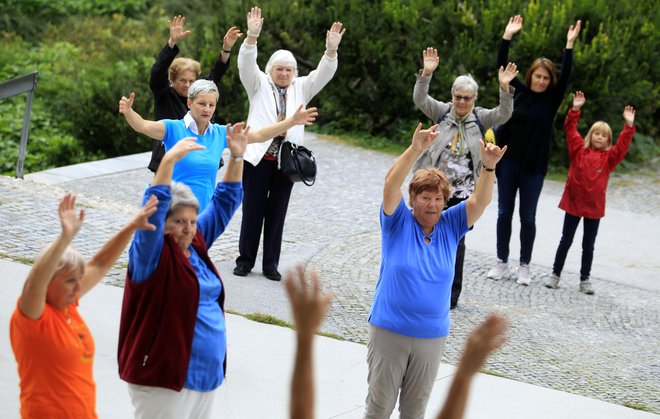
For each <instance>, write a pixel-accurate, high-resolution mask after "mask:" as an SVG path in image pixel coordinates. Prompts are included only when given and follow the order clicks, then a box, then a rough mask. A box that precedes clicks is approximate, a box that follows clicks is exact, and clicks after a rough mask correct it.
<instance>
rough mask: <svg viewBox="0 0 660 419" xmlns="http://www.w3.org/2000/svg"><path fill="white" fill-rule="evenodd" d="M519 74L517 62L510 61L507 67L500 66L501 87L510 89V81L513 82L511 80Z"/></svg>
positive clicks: (506, 89)
mask: <svg viewBox="0 0 660 419" xmlns="http://www.w3.org/2000/svg"><path fill="white" fill-rule="evenodd" d="M517 75H518V66H516V64H515V63H508V64H507V65H506V68H504V67H500V72H499V73H498V75H497V77H498V79H499V81H500V87H501V88H502V90H505V91H508V90H509V83H511V80H513V79H515V78H516V76H517Z"/></svg>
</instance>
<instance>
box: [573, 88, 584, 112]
mask: <svg viewBox="0 0 660 419" xmlns="http://www.w3.org/2000/svg"><path fill="white" fill-rule="evenodd" d="M584 102H586V99H585V98H584V93H583V92H582V91H580V90H578V91H576V92H575V93H574V94H573V109H575V110H576V111H577V110H579V109H580V108H581V107H582V106H583V105H584Z"/></svg>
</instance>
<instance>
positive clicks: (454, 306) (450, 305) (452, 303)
mask: <svg viewBox="0 0 660 419" xmlns="http://www.w3.org/2000/svg"><path fill="white" fill-rule="evenodd" d="M457 305H458V301H452V302H451V303H449V309H450V310H454V309H455V308H456V306H457Z"/></svg>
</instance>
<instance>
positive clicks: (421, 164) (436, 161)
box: [412, 48, 518, 309]
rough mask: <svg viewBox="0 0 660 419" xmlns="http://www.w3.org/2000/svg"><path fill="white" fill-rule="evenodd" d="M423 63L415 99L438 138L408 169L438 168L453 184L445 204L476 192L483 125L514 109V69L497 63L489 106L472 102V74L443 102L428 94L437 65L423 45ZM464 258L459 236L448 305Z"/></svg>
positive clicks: (453, 304) (504, 118)
mask: <svg viewBox="0 0 660 419" xmlns="http://www.w3.org/2000/svg"><path fill="white" fill-rule="evenodd" d="M422 55H423V58H424V68H423V69H422V70H421V72H420V74H419V75H417V82H416V83H415V88H414V91H413V102H415V106H417V107H418V108H419V109H420V110H421V111H422V112H423V113H424V114H425V115H426V116H428V117H429V118H431V119H432V120H433V122H434V123H437V124H438V137H437V138H436V140H435V141H434V142H433V144H432V145H431V147H430V148H429V149H428V150H427V151H425V152H424V153H422V155H421V156H420V157H419V159H418V160H417V162H416V163H415V165H414V166H413V169H412V171H413V172H415V171H417V170H418V169H424V168H427V167H436V168H438V169H440V170H442V171H443V172H444V173H445V175H446V176H447V179H448V180H449V183H450V185H451V187H452V193H451V196H450V198H449V200H448V201H447V202H445V205H446V208H450V207H453V206H454V205H457V204H459V203H461V202H462V201H465V200H466V199H467V198H468V197H470V195H472V193H473V192H474V187H475V185H476V182H477V179H478V178H479V175H480V174H481V173H482V170H484V169H485V170H489V169H492V168H487V167H485V166H484V165H483V164H482V162H481V158H480V155H479V147H480V143H479V141H480V140H482V139H483V137H484V133H485V130H486V129H489V128H492V127H494V126H496V125H500V124H504V123H505V122H506V121H507V120H508V119H509V118H510V117H511V114H512V113H513V89H512V88H511V87H510V86H509V82H510V81H511V80H512V79H514V78H515V77H516V75H517V74H518V72H517V70H516V65H515V64H513V63H509V64H507V66H506V68H505V67H500V70H499V73H498V78H499V82H500V90H499V97H500V104H499V106H497V107H495V108H493V109H485V108H481V107H478V106H475V103H476V101H477V96H478V94H479V86H478V85H477V82H476V81H475V80H474V79H473V78H472V77H471V76H470V75H462V76H459V77H457V78H456V80H454V84H453V86H452V88H451V93H452V101H451V102H450V103H448V102H441V101H439V100H436V99H434V98H432V97H431V96H429V84H430V82H431V77H432V76H433V72H434V71H435V70H436V68H437V67H438V63H439V58H438V51H437V50H436V49H435V48H427V49H426V50H424V51H423V52H422ZM464 259H465V238H462V239H461V241H460V243H459V246H458V252H457V254H456V264H455V267H454V282H453V285H452V292H451V308H452V309H453V308H455V307H456V304H457V303H458V298H459V296H460V294H461V289H462V286H463V260H464Z"/></svg>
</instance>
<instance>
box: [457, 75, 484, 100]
mask: <svg viewBox="0 0 660 419" xmlns="http://www.w3.org/2000/svg"><path fill="white" fill-rule="evenodd" d="M457 91H461V92H466V91H467V92H472V93H474V97H475V98H476V97H477V96H478V95H479V85H478V84H477V82H476V81H475V80H474V79H473V78H472V76H471V75H469V74H463V75H462V76H458V77H456V80H454V84H453V85H452V86H451V94H452V95H453V94H454V93H456V92H457Z"/></svg>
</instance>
